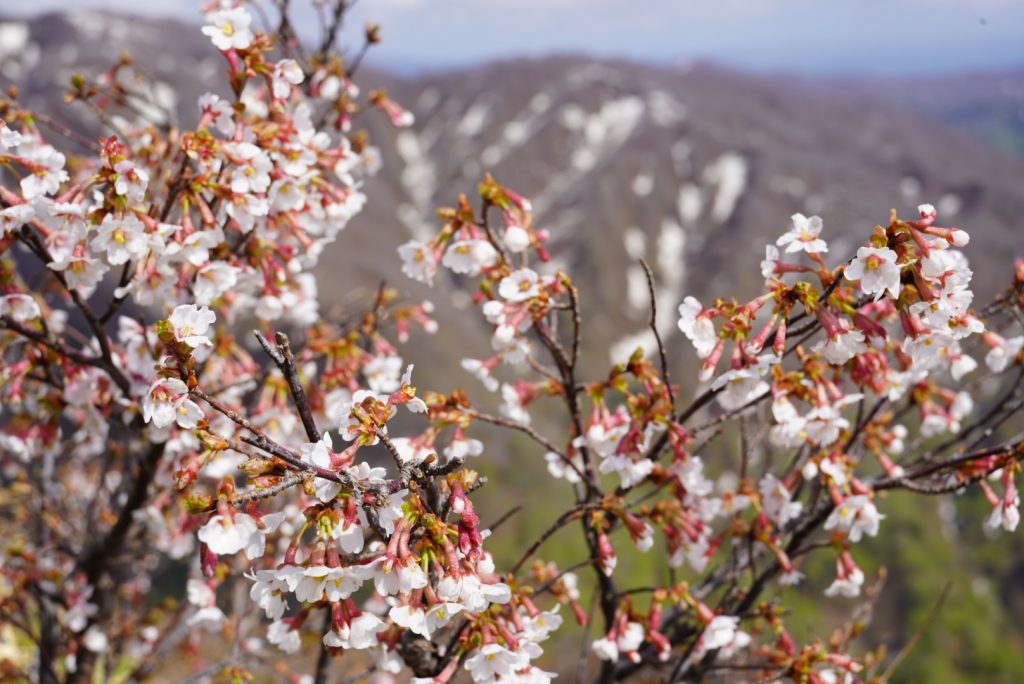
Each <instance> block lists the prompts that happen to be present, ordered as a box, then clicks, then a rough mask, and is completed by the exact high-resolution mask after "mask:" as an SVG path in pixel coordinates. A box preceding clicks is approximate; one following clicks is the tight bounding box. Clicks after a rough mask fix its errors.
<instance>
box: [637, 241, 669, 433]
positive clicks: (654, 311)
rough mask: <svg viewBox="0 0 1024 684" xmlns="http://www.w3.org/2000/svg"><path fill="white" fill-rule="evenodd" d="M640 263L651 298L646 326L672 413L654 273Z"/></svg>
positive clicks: (645, 264) (647, 266)
mask: <svg viewBox="0 0 1024 684" xmlns="http://www.w3.org/2000/svg"><path fill="white" fill-rule="evenodd" d="M640 265H641V266H643V267H644V275H645V276H646V277H647V293H648V295H649V296H650V298H651V319H650V322H649V323H648V326H649V327H650V329H651V332H652V333H654V340H655V341H656V342H657V343H658V359H659V360H660V362H661V378H662V381H663V382H664V383H665V389H666V390H667V391H668V400H669V402H670V403H671V405H672V413H675V411H676V397H675V393H674V392H673V391H672V380H671V378H669V375H668V355H667V354H666V353H665V344H664V342H662V340H661V333H660V332H658V299H657V295H656V293H655V291H654V273H652V272H651V267H650V266H649V265H648V264H647V262H646V261H644V260H643V259H641V260H640Z"/></svg>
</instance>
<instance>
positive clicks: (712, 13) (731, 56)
mask: <svg viewBox="0 0 1024 684" xmlns="http://www.w3.org/2000/svg"><path fill="white" fill-rule="evenodd" d="M264 1H265V0H264ZM268 4H269V3H268ZM294 4H296V5H297V6H303V5H306V6H307V9H306V11H304V12H302V13H301V14H300V21H299V24H300V31H303V32H306V33H307V34H308V35H310V36H314V35H315V34H316V29H317V22H316V20H315V14H314V13H313V12H312V10H309V9H308V3H307V2H306V0H294ZM86 5H90V6H100V7H107V8H115V9H127V10H129V11H145V12H147V13H150V14H163V15H173V16H176V17H180V18H184V19H193V20H198V19H199V14H198V10H197V7H198V2H194V1H193V0H148V1H147V2H146V3H144V4H143V3H139V2H137V0H96V1H95V2H85V1H83V0H71V2H69V1H68V0H41V1H40V2H33V3H31V6H32V7H33V8H54V7H63V8H67V7H69V6H86ZM368 19H372V20H374V21H377V22H379V23H381V24H383V27H384V36H385V43H384V44H383V45H382V46H380V47H379V48H378V49H377V50H376V51H375V54H374V57H373V62H375V63H376V64H377V65H379V66H384V67H388V68H392V69H400V70H403V71H418V70H430V69H438V68H444V67H448V66H458V65H465V64H472V63H476V62H480V61H484V60H488V59H494V58H500V57H511V56H518V55H541V54H548V53H552V52H563V53H564V52H582V53H588V54H595V55H602V56H616V57H628V58H632V59H639V60H645V61H655V62H661V63H673V62H679V61H688V60H693V59H701V58H703V59H710V60H712V61H715V62H718V63H722V64H726V65H730V66H734V67H739V68H743V69H747V70H754V71H784V72H795V73H801V74H837V73H841V74H879V75H881V74H890V75H902V74H920V73H944V72H956V71H971V70H980V69H1000V68H1009V67H1019V66H1024V0H359V2H358V3H357V4H356V7H355V9H354V10H353V15H352V22H351V24H352V25H353V26H355V27H358V26H359V25H361V24H362V23H363V22H364V21H366V20H368Z"/></svg>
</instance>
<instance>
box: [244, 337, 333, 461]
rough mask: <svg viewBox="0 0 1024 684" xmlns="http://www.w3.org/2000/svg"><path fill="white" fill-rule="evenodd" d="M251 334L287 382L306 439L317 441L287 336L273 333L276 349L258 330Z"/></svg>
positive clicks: (310, 410) (318, 437) (318, 434)
mask: <svg viewBox="0 0 1024 684" xmlns="http://www.w3.org/2000/svg"><path fill="white" fill-rule="evenodd" d="M253 335H255V336H256V341H257V342H259V343H260V346H261V347H263V351H265V352H266V353H267V356H269V357H270V358H271V359H273V361H274V363H275V364H277V367H278V369H279V370H280V371H281V375H283V376H284V379H285V381H286V382H287V383H288V391H289V392H290V393H291V395H292V402H293V403H294V404H295V410H296V411H297V412H298V414H299V419H300V420H301V421H302V427H303V428H304V429H305V430H306V439H308V440H309V441H310V442H319V441H320V439H321V437H322V435H321V434H320V431H319V430H318V429H317V427H316V421H315V420H313V411H312V409H310V407H309V400H308V399H307V398H306V392H305V390H304V389H303V388H302V382H301V381H300V380H299V371H298V369H297V368H296V367H295V357H294V356H293V355H292V349H291V345H290V343H289V342H288V336H287V335H285V334H284V333H283V332H278V333H275V335H274V339H275V340H276V341H277V349H274V348H273V347H272V346H271V345H270V342H269V341H268V340H267V338H266V337H264V336H263V333H261V332H260V331H259V330H254V331H253Z"/></svg>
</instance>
